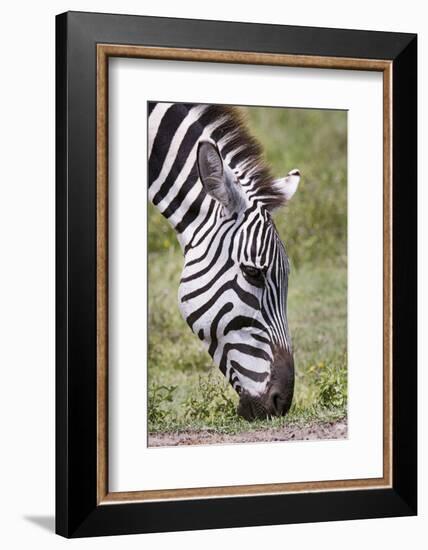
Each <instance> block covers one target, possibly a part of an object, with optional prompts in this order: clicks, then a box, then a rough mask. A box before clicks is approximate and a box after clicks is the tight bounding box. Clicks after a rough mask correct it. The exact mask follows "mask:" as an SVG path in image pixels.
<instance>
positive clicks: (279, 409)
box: [267, 389, 291, 416]
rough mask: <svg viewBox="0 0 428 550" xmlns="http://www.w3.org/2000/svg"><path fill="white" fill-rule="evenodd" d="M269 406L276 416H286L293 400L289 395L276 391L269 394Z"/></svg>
mask: <svg viewBox="0 0 428 550" xmlns="http://www.w3.org/2000/svg"><path fill="white" fill-rule="evenodd" d="M267 405H268V409H269V410H270V412H271V414H273V415H274V416H284V415H285V414H287V412H288V410H289V408H290V405H291V399H290V398H289V395H288V394H286V395H284V394H283V393H281V392H280V391H279V390H277V389H274V390H273V391H272V392H271V393H270V394H269V397H268V404H267Z"/></svg>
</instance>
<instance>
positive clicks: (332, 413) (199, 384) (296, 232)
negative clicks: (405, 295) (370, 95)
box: [148, 109, 347, 433]
mask: <svg viewBox="0 0 428 550" xmlns="http://www.w3.org/2000/svg"><path fill="white" fill-rule="evenodd" d="M246 114H247V118H248V124H249V126H250V128H251V130H252V132H253V133H254V134H255V135H256V136H257V137H258V138H259V140H260V142H261V143H262V144H263V147H264V149H265V153H266V159H267V161H268V162H269V163H270V165H271V166H272V168H273V170H274V173H275V174H276V175H278V177H279V176H281V175H284V174H286V173H287V172H288V171H289V170H291V169H292V168H299V169H300V171H301V173H302V182H301V184H300V188H299V190H298V192H297V193H296V195H295V197H294V198H293V200H292V201H291V202H290V204H289V206H288V207H287V208H285V209H283V210H282V211H279V212H278V213H277V214H276V216H275V221H276V225H277V228H278V231H279V233H280V235H281V237H282V238H283V241H284V242H285V244H286V248H287V251H288V254H289V257H290V262H291V266H292V272H291V275H290V281H289V298H288V317H289V326H290V330H291V334H292V338H293V348H294V359H295V367H296V384H295V396H294V400H293V406H292V408H291V410H290V412H289V414H288V415H287V416H286V417H285V418H279V419H273V420H267V421H257V422H254V423H248V422H246V421H245V420H242V419H240V418H238V417H237V415H236V412H235V411H236V406H237V401H238V398H237V395H236V394H235V392H234V391H233V390H232V389H231V387H230V386H229V385H228V384H227V383H226V381H225V379H224V377H223V376H222V375H221V373H220V372H219V370H218V368H217V367H215V366H214V365H213V363H212V361H211V358H210V357H209V355H208V353H207V352H206V351H205V349H204V348H203V346H202V344H201V342H200V341H199V339H198V338H196V336H195V335H194V334H193V333H192V332H191V331H190V329H189V328H188V327H187V325H186V324H185V322H184V321H183V319H182V318H181V315H180V313H179V310H178V305H177V291H178V281H179V278H180V274H181V268H182V261H183V260H182V254H181V251H180V248H179V246H178V243H177V241H176V238H175V235H174V233H173V231H172V230H171V229H170V227H169V225H168V223H167V222H166V221H165V220H164V219H163V218H162V216H161V215H160V214H159V213H158V211H157V210H156V209H155V208H154V207H152V206H151V205H150V207H149V236H148V240H149V241H148V242H149V251H150V252H149V365H148V380H149V410H148V417H149V431H150V432H166V431H178V430H185V429H187V430H188V429H210V430H215V431H218V432H222V433H236V432H239V431H244V430H245V431H246V430H249V429H259V428H261V427H263V426H267V425H268V426H269V427H276V426H281V425H283V424H284V423H287V424H290V423H296V424H300V423H307V422H311V421H315V420H317V421H323V420H329V421H330V420H337V419H339V418H343V417H344V416H346V396H347V361H346V334H347V328H346V316H347V312H346V284H347V268H346V195H347V190H346V164H347V161H346V113H344V112H338V111H312V110H303V109H302V110H291V109H283V110H277V109H248V110H247V113H246Z"/></svg>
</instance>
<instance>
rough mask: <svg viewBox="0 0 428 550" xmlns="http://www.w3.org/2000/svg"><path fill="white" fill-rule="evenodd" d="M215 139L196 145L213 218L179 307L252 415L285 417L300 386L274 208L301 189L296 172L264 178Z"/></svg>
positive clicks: (198, 241) (188, 267) (198, 239)
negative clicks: (233, 160)
mask: <svg viewBox="0 0 428 550" xmlns="http://www.w3.org/2000/svg"><path fill="white" fill-rule="evenodd" d="M231 164H233V163H229V162H228V161H227V155H224V153H222V152H220V149H219V147H218V146H217V144H216V143H215V142H213V141H201V142H199V144H198V148H197V169H198V174H199V178H200V181H201V183H202V186H203V189H204V190H205V192H206V194H207V195H208V197H210V198H211V208H210V216H209V217H208V218H207V222H206V223H204V224H201V226H200V228H198V230H197V231H196V233H195V236H194V238H193V239H192V242H191V243H190V244H189V245H188V246H186V248H185V249H184V254H185V258H184V260H185V264H184V270H183V273H182V278H181V282H180V289H179V304H180V310H181V313H182V315H183V317H184V319H185V320H186V321H187V323H188V325H189V326H190V328H191V329H192V331H193V332H194V333H195V334H196V335H197V336H198V337H199V338H200V339H201V340H202V342H203V343H204V344H205V345H206V347H207V348H208V352H209V354H210V355H211V357H212V358H213V360H214V362H215V363H216V364H217V365H218V366H219V368H220V370H221V372H222V373H223V374H224V375H225V376H226V378H227V379H228V380H229V381H230V383H231V385H232V387H233V388H234V389H235V391H236V392H237V393H238V394H239V397H240V401H239V406H238V414H239V415H241V416H243V417H244V418H246V419H247V420H253V419H256V418H266V417H270V416H281V415H285V414H286V413H287V411H288V410H289V408H290V406H291V402H292V398H293V392H294V363H293V354H292V349H291V340H290V334H289V330H288V323H287V309H286V301H287V287H288V275H289V262H288V257H287V253H286V250H285V247H284V245H283V243H282V242H281V239H280V237H279V234H278V232H277V229H276V227H275V224H274V221H273V219H272V211H273V210H274V209H275V208H277V207H279V206H281V205H282V204H284V203H286V202H287V201H288V200H289V199H290V198H291V197H292V195H293V194H294V192H295V191H296V189H297V186H298V183H299V180H300V174H299V172H298V171H297V170H294V171H292V172H290V173H289V174H288V175H287V176H286V177H285V178H281V179H277V180H274V179H270V180H269V181H266V182H263V181H261V179H260V176H261V174H260V172H259V171H257V169H256V168H257V167H253V169H250V170H248V166H245V163H244V165H243V166H241V167H239V165H235V166H233V165H231Z"/></svg>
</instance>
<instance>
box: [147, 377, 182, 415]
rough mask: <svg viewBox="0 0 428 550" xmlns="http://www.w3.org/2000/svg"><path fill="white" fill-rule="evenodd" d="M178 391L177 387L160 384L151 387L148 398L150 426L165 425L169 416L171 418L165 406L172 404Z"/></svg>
mask: <svg viewBox="0 0 428 550" xmlns="http://www.w3.org/2000/svg"><path fill="white" fill-rule="evenodd" d="M176 389H177V386H163V385H158V384H152V385H151V386H150V388H149V396H148V397H149V399H148V419H149V424H150V425H154V424H160V423H164V422H165V421H166V420H167V418H168V416H170V414H171V413H170V411H168V410H166V408H165V404H166V403H171V402H172V400H173V398H174V392H175V390H176Z"/></svg>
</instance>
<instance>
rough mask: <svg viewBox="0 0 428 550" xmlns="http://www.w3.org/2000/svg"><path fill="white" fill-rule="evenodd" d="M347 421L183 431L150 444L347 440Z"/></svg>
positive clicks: (161, 436)
mask: <svg viewBox="0 0 428 550" xmlns="http://www.w3.org/2000/svg"><path fill="white" fill-rule="evenodd" d="M347 436H348V424H347V421H346V420H341V421H339V422H319V423H311V424H308V425H306V426H285V427H283V428H275V429H264V430H250V431H248V432H241V433H239V434H221V433H217V432H216V431H214V430H200V431H182V432H170V433H162V434H160V433H157V434H150V435H149V447H173V446H178V445H212V444H214V445H215V444H226V443H255V442H262V441H299V440H311V439H312V440H314V439H346V438H347Z"/></svg>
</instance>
